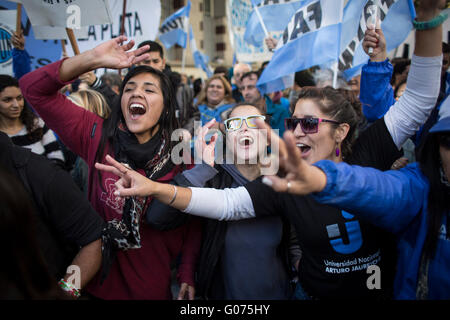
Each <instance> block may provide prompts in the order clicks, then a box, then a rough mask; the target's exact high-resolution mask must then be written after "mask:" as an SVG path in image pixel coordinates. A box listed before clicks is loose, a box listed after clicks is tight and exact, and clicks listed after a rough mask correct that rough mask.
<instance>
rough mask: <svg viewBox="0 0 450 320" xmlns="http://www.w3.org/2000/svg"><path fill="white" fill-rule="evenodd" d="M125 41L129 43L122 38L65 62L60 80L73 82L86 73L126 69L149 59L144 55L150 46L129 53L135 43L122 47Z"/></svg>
mask: <svg viewBox="0 0 450 320" xmlns="http://www.w3.org/2000/svg"><path fill="white" fill-rule="evenodd" d="M125 41H127V37H125V36H120V37H117V38H114V39H112V40H109V41H106V42H104V43H102V44H100V45H98V46H97V47H95V48H94V49H91V50H88V51H86V52H83V53H81V54H79V55H76V56H74V57H71V58H69V59H67V60H64V61H63V63H62V64H61V67H60V68H59V78H60V80H61V81H63V82H66V81H71V80H73V79H76V78H78V77H79V76H80V75H82V74H84V73H86V72H89V71H93V70H95V69H99V68H109V69H125V68H129V67H131V66H132V65H133V64H135V63H138V62H140V61H142V60H145V59H148V58H149V56H150V55H149V54H148V53H144V52H146V51H148V49H149V48H150V47H149V46H148V45H146V46H143V47H141V48H139V49H136V50H132V51H128V50H130V49H131V48H132V47H133V46H134V41H133V40H131V41H130V42H128V43H125V44H123V45H122V43H123V42H125Z"/></svg>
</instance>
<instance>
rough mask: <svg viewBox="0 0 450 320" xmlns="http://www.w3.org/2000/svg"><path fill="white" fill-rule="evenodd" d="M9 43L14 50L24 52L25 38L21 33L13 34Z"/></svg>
mask: <svg viewBox="0 0 450 320" xmlns="http://www.w3.org/2000/svg"><path fill="white" fill-rule="evenodd" d="M11 42H12V45H13V46H14V48H16V49H18V50H24V49H25V37H24V36H23V31H20V33H18V32H14V33H13V35H12V37H11Z"/></svg>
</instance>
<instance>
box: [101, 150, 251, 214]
mask: <svg viewBox="0 0 450 320" xmlns="http://www.w3.org/2000/svg"><path fill="white" fill-rule="evenodd" d="M106 161H107V162H108V163H109V165H105V164H101V163H96V164H95V167H96V168H97V169H98V170H102V171H106V172H111V173H113V174H115V175H117V176H119V177H120V179H119V180H118V181H117V182H116V184H115V185H116V187H117V190H116V191H115V192H114V195H115V196H118V197H130V196H141V197H145V196H152V197H154V198H156V199H158V200H159V201H161V202H162V203H165V204H168V205H170V206H172V207H174V208H176V209H178V210H181V211H184V212H187V213H190V214H193V215H198V216H201V217H206V218H210V219H216V220H239V219H245V218H252V217H254V216H255V211H254V208H253V204H252V199H251V197H250V195H249V193H248V191H247V189H246V188H245V187H239V188H231V189H224V190H218V189H212V188H183V187H178V186H174V185H171V184H165V183H159V182H155V181H152V180H150V179H147V178H146V177H144V176H142V175H141V174H139V173H137V172H136V171H134V170H131V169H128V168H127V167H125V166H124V165H123V164H121V163H119V162H117V161H116V160H114V159H113V158H112V157H111V156H109V155H107V156H106ZM210 199H214V201H210Z"/></svg>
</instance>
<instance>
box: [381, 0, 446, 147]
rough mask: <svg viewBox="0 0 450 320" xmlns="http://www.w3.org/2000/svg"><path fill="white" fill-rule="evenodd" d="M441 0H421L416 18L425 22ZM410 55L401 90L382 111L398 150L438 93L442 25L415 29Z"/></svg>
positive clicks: (442, 3) (438, 8) (438, 9)
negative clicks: (388, 106)
mask: <svg viewBox="0 0 450 320" xmlns="http://www.w3.org/2000/svg"><path fill="white" fill-rule="evenodd" d="M445 2H446V1H445V0H422V1H420V4H419V6H418V8H417V18H416V19H417V20H418V21H428V20H431V19H432V18H434V17H435V16H437V15H438V14H439V13H440V12H441V10H442V9H443V8H444V7H445ZM415 37H416V38H415V40H416V41H415V48H414V56H413V58H412V61H411V68H410V71H409V73H408V79H407V85H406V91H405V93H404V94H403V95H402V96H401V97H400V99H399V101H397V102H396V103H395V104H394V106H392V107H391V108H390V109H389V111H388V112H387V113H386V115H385V117H384V120H385V123H386V127H387V128H388V130H389V132H390V134H391V136H392V139H393V140H394V142H395V144H396V145H397V147H398V148H399V149H400V148H401V146H402V145H403V143H404V142H405V141H406V140H407V139H408V138H409V137H411V136H412V135H413V134H414V133H415V132H416V131H417V130H418V129H419V128H420V126H421V125H423V124H424V123H425V121H426V120H427V119H428V117H429V115H430V113H431V111H432V110H433V108H434V106H435V104H436V101H437V98H438V96H439V88H440V79H441V69H442V25H441V26H438V27H436V28H433V29H428V30H416V33H415Z"/></svg>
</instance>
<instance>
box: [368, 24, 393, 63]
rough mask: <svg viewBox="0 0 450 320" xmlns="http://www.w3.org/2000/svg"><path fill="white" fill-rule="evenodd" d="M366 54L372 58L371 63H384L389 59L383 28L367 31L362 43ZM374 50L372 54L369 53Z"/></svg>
mask: <svg viewBox="0 0 450 320" xmlns="http://www.w3.org/2000/svg"><path fill="white" fill-rule="evenodd" d="M362 46H363V49H364V52H365V53H367V55H368V56H370V61H377V62H382V61H384V60H386V58H387V51H386V38H385V37H384V34H383V30H381V28H376V29H369V28H368V29H367V30H366V33H365V35H364V40H363V43H362ZM369 48H372V49H373V51H372V53H369Z"/></svg>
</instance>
